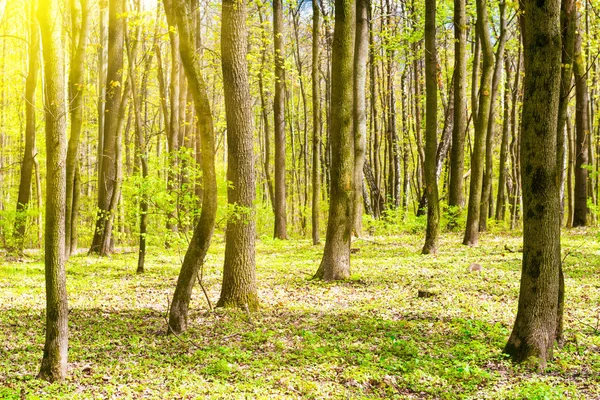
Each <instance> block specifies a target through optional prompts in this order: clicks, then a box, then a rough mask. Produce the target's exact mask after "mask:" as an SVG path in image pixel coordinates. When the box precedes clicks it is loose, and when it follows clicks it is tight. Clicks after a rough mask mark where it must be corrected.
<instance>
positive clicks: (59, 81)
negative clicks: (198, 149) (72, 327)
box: [37, 0, 69, 382]
mask: <svg viewBox="0 0 600 400" xmlns="http://www.w3.org/2000/svg"><path fill="white" fill-rule="evenodd" d="M61 15H62V11H61V8H60V1H59V0H44V1H40V3H39V7H38V11H37V17H38V20H39V22H40V32H41V36H42V49H43V62H44V110H45V111H44V116H45V121H46V174H47V177H46V233H45V238H44V240H45V244H44V263H45V271H46V272H45V275H46V341H45V343H44V357H43V358H42V365H41V367H40V372H39V377H40V378H42V379H45V380H48V381H51V382H52V381H58V380H62V379H64V378H65V376H66V374H67V350H68V325H67V320H68V314H69V310H68V308H67V288H66V276H65V257H64V254H65V253H64V248H65V236H64V235H65V230H64V229H65V225H64V224H65V197H66V195H65V187H66V170H65V163H66V158H67V133H66V127H67V121H66V115H67V114H66V104H65V79H64V69H63V68H64V66H63V55H62V37H61V33H62V18H61Z"/></svg>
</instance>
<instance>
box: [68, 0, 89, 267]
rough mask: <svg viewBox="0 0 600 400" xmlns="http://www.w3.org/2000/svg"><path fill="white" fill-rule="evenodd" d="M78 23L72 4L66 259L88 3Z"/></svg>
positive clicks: (83, 2) (71, 224)
mask: <svg viewBox="0 0 600 400" xmlns="http://www.w3.org/2000/svg"><path fill="white" fill-rule="evenodd" d="M80 4H81V16H80V18H81V21H80V22H79V21H77V19H78V18H77V12H76V10H77V7H76V6H75V0H71V10H72V15H71V18H72V21H71V31H72V34H73V45H72V46H73V52H72V56H71V59H72V61H71V70H70V71H69V106H70V115H71V136H70V137H69V146H68V149H67V200H66V202H67V205H66V215H65V255H66V256H67V257H68V256H70V255H71V252H72V251H75V248H73V247H72V246H71V245H72V231H73V230H75V229H77V228H76V227H74V225H75V224H77V219H76V218H73V216H74V215H77V211H76V210H74V206H75V201H74V199H75V198H77V195H76V194H75V193H74V191H75V175H76V169H77V168H79V163H78V160H77V156H78V154H79V139H80V136H81V127H82V125H83V87H84V81H83V79H84V75H83V72H84V68H85V50H86V47H87V42H88V35H89V21H90V18H89V5H88V2H87V0H80Z"/></svg>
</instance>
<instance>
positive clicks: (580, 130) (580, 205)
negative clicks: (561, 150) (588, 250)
mask: <svg viewBox="0 0 600 400" xmlns="http://www.w3.org/2000/svg"><path fill="white" fill-rule="evenodd" d="M577 19H578V18H576V20H577ZM576 31H577V32H576V33H575V52H574V57H573V71H574V73H575V102H576V107H575V137H576V142H575V143H576V146H575V155H576V156H575V208H574V210H573V226H574V227H576V226H586V225H587V223H588V220H587V219H588V218H587V213H588V210H587V198H588V170H587V168H586V167H587V164H588V155H589V153H588V142H589V140H590V124H589V119H588V117H589V115H588V106H589V93H588V87H587V71H586V67H585V60H584V58H583V50H582V40H583V39H582V34H581V29H580V28H579V29H578V28H576Z"/></svg>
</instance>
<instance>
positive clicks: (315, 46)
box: [311, 1, 322, 244]
mask: <svg viewBox="0 0 600 400" xmlns="http://www.w3.org/2000/svg"><path fill="white" fill-rule="evenodd" d="M312 10H313V31H312V34H313V37H312V71H311V77H312V107H313V108H312V113H313V115H312V117H313V137H312V152H313V154H312V171H311V174H312V241H313V244H319V242H320V241H321V239H320V237H319V219H320V217H321V216H320V212H319V197H320V196H321V185H320V183H321V182H320V180H319V156H320V149H321V140H320V139H321V129H322V127H321V77H320V64H321V59H320V54H321V52H320V48H319V46H320V44H319V35H320V33H321V18H320V10H319V3H318V2H317V1H313V2H312Z"/></svg>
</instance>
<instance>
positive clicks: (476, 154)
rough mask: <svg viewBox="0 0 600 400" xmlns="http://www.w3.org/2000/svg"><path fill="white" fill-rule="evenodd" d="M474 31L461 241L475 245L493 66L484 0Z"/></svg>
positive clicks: (477, 233)
mask: <svg viewBox="0 0 600 400" xmlns="http://www.w3.org/2000/svg"><path fill="white" fill-rule="evenodd" d="M477 33H478V36H479V40H480V41H481V52H482V56H483V64H482V67H481V69H482V72H481V84H480V90H479V105H478V106H477V111H474V112H473V113H474V115H475V114H476V117H475V143H474V145H473V155H472V158H471V183H470V189H469V207H468V211H467V226H466V229H465V237H464V239H463V244H466V245H470V246H475V245H477V242H478V240H479V212H480V209H481V207H480V206H481V195H482V187H483V171H484V168H485V165H484V156H485V147H486V143H485V142H486V130H487V126H488V120H489V117H490V106H491V98H490V94H491V89H492V88H491V84H492V73H493V69H494V52H493V51H492V43H491V39H490V29H489V21H488V12H487V1H485V0H477Z"/></svg>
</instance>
